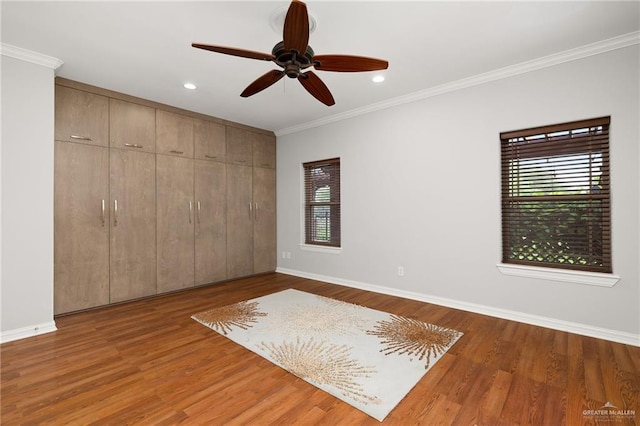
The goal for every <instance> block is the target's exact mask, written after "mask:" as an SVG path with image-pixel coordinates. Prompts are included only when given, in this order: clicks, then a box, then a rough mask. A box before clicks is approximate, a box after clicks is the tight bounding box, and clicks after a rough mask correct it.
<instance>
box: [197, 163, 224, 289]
mask: <svg viewBox="0 0 640 426" xmlns="http://www.w3.org/2000/svg"><path fill="white" fill-rule="evenodd" d="M226 193H227V180H226V172H225V164H224V163H217V162H215V161H201V160H196V161H195V201H196V235H195V282H196V285H201V284H208V283H212V282H216V281H222V280H224V279H225V278H227V219H226V216H227V215H226V208H225V203H226Z"/></svg>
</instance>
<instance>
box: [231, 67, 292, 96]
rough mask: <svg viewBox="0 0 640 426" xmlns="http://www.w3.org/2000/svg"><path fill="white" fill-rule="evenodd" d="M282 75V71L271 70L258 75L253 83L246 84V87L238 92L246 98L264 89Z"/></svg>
mask: <svg viewBox="0 0 640 426" xmlns="http://www.w3.org/2000/svg"><path fill="white" fill-rule="evenodd" d="M282 77H284V71H279V70H271V71H269V72H268V73H266V74H264V75H262V76H260V77H258V78H257V79H256V80H255V81H254V82H253V83H251V84H250V85H248V86H247V88H246V89H244V91H243V92H242V93H241V94H240V96H242V97H243V98H247V97H249V96H251V95H255V94H256V93H258V92H260V91H262V90H264V89H266V88H267V87H269V86H271V85H272V84H274V83H275V82H277V81H278V80H280V79H281V78H282Z"/></svg>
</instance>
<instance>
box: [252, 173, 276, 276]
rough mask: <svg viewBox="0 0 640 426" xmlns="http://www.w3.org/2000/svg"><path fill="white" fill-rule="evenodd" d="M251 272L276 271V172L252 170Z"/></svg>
mask: <svg viewBox="0 0 640 426" xmlns="http://www.w3.org/2000/svg"><path fill="white" fill-rule="evenodd" d="M253 213H254V221H253V272H254V273H261V272H271V271H275V270H276V171H275V169H265V168H260V167H254V168H253Z"/></svg>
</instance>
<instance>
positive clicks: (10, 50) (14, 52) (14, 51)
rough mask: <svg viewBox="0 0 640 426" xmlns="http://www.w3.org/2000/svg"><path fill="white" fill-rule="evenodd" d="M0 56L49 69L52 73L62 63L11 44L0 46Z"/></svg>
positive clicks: (56, 59)
mask: <svg viewBox="0 0 640 426" xmlns="http://www.w3.org/2000/svg"><path fill="white" fill-rule="evenodd" d="M0 54H2V55H3V56H8V57H10V58H14V59H19V60H21V61H25V62H31V63H33V64H36V65H41V66H43V67H47V68H51V69H53V70H54V71H55V70H57V69H58V68H60V66H61V65H62V64H63V63H64V62H62V61H61V60H60V59H58V58H54V57H52V56H47V55H43V54H42V53H38V52H34V51H33V50H28V49H23V48H21V47H17V46H13V45H11V44H6V43H2V44H1V45H0Z"/></svg>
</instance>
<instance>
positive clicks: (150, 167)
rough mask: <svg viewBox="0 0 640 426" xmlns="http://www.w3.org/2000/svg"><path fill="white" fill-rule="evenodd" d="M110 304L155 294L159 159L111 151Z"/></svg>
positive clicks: (122, 150)
mask: <svg viewBox="0 0 640 426" xmlns="http://www.w3.org/2000/svg"><path fill="white" fill-rule="evenodd" d="M109 167H110V194H111V197H110V199H111V203H110V210H111V221H110V230H111V238H110V239H111V246H110V247H111V250H110V273H111V279H110V292H109V294H110V302H111V303H114V302H121V301H123V300H130V299H136V298H140V297H144V296H150V295H153V294H156V212H155V210H156V170H155V169H156V158H155V155H153V154H150V153H147V152H136V151H129V150H124V149H112V150H110V161H109Z"/></svg>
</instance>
